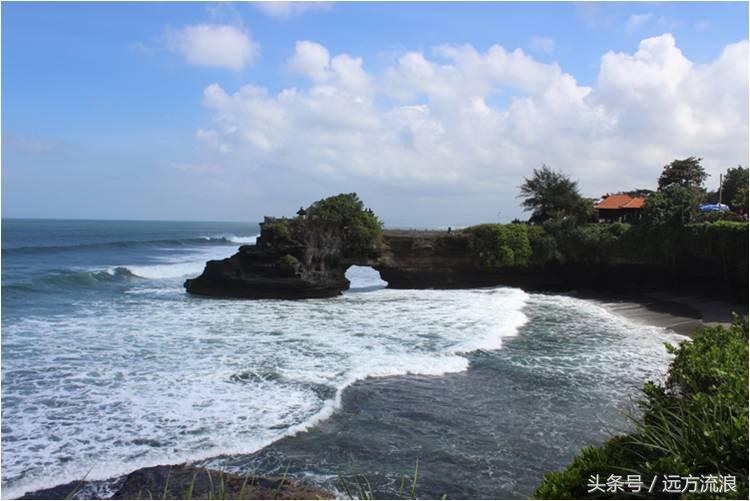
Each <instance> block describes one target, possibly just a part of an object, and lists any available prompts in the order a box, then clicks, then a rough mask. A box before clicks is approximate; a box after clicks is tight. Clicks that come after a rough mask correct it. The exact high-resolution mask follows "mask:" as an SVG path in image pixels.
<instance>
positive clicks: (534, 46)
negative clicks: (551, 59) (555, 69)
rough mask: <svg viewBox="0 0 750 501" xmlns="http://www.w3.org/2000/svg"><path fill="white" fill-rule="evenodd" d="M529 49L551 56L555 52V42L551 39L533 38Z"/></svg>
mask: <svg viewBox="0 0 750 501" xmlns="http://www.w3.org/2000/svg"><path fill="white" fill-rule="evenodd" d="M529 47H530V48H531V50H533V51H536V52H544V53H546V54H551V53H553V52H554V51H555V41H554V40H553V39H552V38H550V37H539V36H535V37H532V38H531V43H530V44H529Z"/></svg>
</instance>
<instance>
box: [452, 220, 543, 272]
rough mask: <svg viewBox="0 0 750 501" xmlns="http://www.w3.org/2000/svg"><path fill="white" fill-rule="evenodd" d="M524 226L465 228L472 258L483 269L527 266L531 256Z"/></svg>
mask: <svg viewBox="0 0 750 501" xmlns="http://www.w3.org/2000/svg"><path fill="white" fill-rule="evenodd" d="M527 228H528V227H527V225H525V224H480V225H478V226H472V227H470V228H466V229H465V230H464V231H465V232H466V233H468V234H469V235H471V248H472V250H473V254H474V258H475V259H476V260H477V262H478V263H479V264H480V266H482V267H485V268H508V267H514V266H520V267H524V266H528V264H529V261H530V259H531V256H532V248H531V243H530V242H529V235H528V231H527Z"/></svg>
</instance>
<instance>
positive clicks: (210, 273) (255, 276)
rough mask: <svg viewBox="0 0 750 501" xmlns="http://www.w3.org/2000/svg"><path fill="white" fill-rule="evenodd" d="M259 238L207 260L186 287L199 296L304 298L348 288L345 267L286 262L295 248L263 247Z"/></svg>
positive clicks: (339, 291)
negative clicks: (220, 258) (224, 256)
mask: <svg viewBox="0 0 750 501" xmlns="http://www.w3.org/2000/svg"><path fill="white" fill-rule="evenodd" d="M261 239H262V237H261V238H259V243H258V244H257V245H243V246H242V247H240V249H239V251H238V252H237V253H236V254H235V255H233V256H232V257H229V258H227V259H222V260H221V261H209V262H208V263H206V268H205V269H204V270H203V273H202V274H201V275H200V276H199V277H198V278H193V279H189V280H187V281H185V289H187V291H188V292H189V293H191V294H198V295H201V296H213V297H235V298H245V299H305V298H320V297H333V296H337V295H339V294H341V291H342V290H346V289H348V288H349V280H347V279H346V277H345V276H344V274H345V273H346V268H343V267H340V266H339V267H328V268H327V269H320V267H318V269H315V268H314V267H312V266H304V265H301V264H297V265H296V266H293V265H292V266H289V265H287V264H285V262H284V261H282V259H283V258H284V257H285V256H294V254H292V252H294V251H297V252H299V250H298V249H287V248H283V249H278V248H263V247H262V242H261ZM295 259H297V258H296V257H295ZM311 268H312V269H311Z"/></svg>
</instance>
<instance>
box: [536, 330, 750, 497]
mask: <svg viewBox="0 0 750 501" xmlns="http://www.w3.org/2000/svg"><path fill="white" fill-rule="evenodd" d="M668 349H669V350H670V351H671V352H672V353H674V354H675V358H674V360H673V361H672V364H671V366H670V370H669V375H668V378H667V381H666V383H665V384H664V385H660V384H656V383H653V382H650V381H649V382H647V383H646V384H645V386H644V388H643V394H644V396H645V399H644V400H643V401H641V402H639V406H640V409H641V410H642V412H643V415H642V417H641V418H633V424H634V427H635V430H634V431H633V432H632V433H630V434H628V435H624V436H618V437H614V438H612V439H610V440H608V441H607V442H606V443H605V444H604V445H603V446H601V447H594V448H587V449H584V450H582V451H581V454H580V455H579V456H578V457H576V458H575V459H574V460H573V462H572V463H571V464H570V465H569V466H568V467H567V468H566V469H565V470H563V471H561V472H552V473H547V474H545V476H544V480H543V481H542V484H541V485H540V486H539V489H538V490H537V492H536V494H535V496H536V497H537V498H543V499H547V498H558V499H571V498H578V499H583V498H593V497H610V498H624V497H629V496H628V494H629V493H628V491H627V490H626V491H625V492H619V493H601V492H599V493H589V492H588V490H589V482H590V477H591V476H593V475H599V476H600V478H601V479H602V480H605V479H607V478H608V477H609V475H613V474H615V475H622V476H625V475H629V474H640V475H641V478H642V479H645V481H646V483H647V484H648V483H649V481H650V479H651V478H653V477H654V476H658V478H659V481H657V483H656V488H657V491H656V492H652V493H651V494H650V495H649V497H659V498H663V497H680V496H675V495H670V494H669V493H666V492H662V491H661V489H662V486H663V484H662V482H661V480H662V479H663V475H695V476H700V475H720V474H721V475H734V476H735V477H736V482H737V492H728V493H723V494H720V495H717V494H712V496H713V497H717V496H718V497H721V498H727V499H747V497H748V461H747V458H748V319H747V317H744V318H739V317H737V318H735V322H734V324H733V325H732V326H731V327H729V328H725V327H721V326H719V327H706V328H704V329H703V332H702V333H701V334H700V335H698V336H697V337H696V338H695V339H693V340H692V341H686V342H683V343H681V344H680V346H679V347H677V348H675V347H671V346H668ZM707 494H709V493H701V494H693V497H706V495H707ZM630 497H643V495H642V493H641V495H637V494H632V493H631V494H630ZM690 497H691V494H690V493H689V492H686V493H684V494H683V495H682V498H684V499H687V498H690Z"/></svg>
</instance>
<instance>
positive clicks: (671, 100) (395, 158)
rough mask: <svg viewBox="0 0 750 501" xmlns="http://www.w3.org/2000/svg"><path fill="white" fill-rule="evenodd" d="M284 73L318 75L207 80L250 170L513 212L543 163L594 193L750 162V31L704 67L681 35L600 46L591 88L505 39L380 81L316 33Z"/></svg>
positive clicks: (206, 101)
mask: <svg viewBox="0 0 750 501" xmlns="http://www.w3.org/2000/svg"><path fill="white" fill-rule="evenodd" d="M288 68H289V69H290V70H291V71H294V72H296V73H297V74H299V75H301V76H303V77H304V78H305V79H306V81H307V82H309V83H308V84H307V85H305V86H304V87H303V88H296V87H295V88H287V89H283V90H281V91H279V92H270V91H269V90H268V89H265V88H263V87H259V86H255V85H245V86H242V87H240V88H239V89H236V90H231V89H230V90H227V89H224V88H223V87H221V86H219V85H218V84H212V85H210V86H208V87H207V88H206V89H205V91H204V95H203V105H204V106H205V107H206V108H207V109H208V110H209V111H210V113H211V114H212V116H213V124H212V125H211V126H210V127H209V128H206V129H205V130H204V129H201V130H200V131H199V133H197V134H196V135H197V136H198V138H199V139H200V140H201V141H202V142H203V143H205V144H206V145H207V146H209V147H212V148H214V149H216V150H218V151H221V152H223V153H222V154H223V155H225V157H226V158H230V159H231V158H234V159H236V161H237V162H238V164H237V165H238V168H239V169H259V170H261V171H262V170H264V169H266V170H267V169H271V170H272V171H273V172H274V175H282V174H281V173H285V174H284V175H289V176H292V178H294V179H296V180H297V182H300V180H305V183H315V184H316V185H321V186H340V185H343V186H352V185H357V183H360V185H378V186H387V187H391V188H396V189H401V190H410V189H411V190H419V191H420V192H421V193H424V194H427V193H432V194H435V193H457V192H460V193H461V194H462V196H465V197H466V200H464V202H465V203H472V201H471V200H472V199H476V200H479V199H482V197H484V196H486V197H492V199H493V200H502V201H503V202H502V203H500V202H495V203H498V204H500V206H501V207H502V208H503V209H504V210H506V209H507V210H508V211H509V212H516V213H517V212H518V209H517V208H516V207H517V200H516V198H515V197H516V195H517V186H518V185H519V184H520V183H521V182H522V180H523V177H524V176H528V175H529V173H530V171H531V169H532V168H534V167H538V166H539V165H540V164H541V163H542V162H546V163H548V164H550V165H552V166H553V167H556V168H560V169H563V170H564V171H566V172H567V173H569V174H571V175H572V176H573V177H575V178H577V179H578V180H579V181H580V185H581V187H582V189H583V191H584V193H585V194H586V195H590V196H598V195H601V194H602V193H605V192H611V191H616V190H625V189H632V188H635V187H652V186H654V185H655V182H656V179H657V178H658V175H659V172H660V170H661V167H662V166H663V165H664V164H666V163H668V162H669V161H671V160H672V159H674V158H679V157H686V156H690V155H696V156H702V157H704V163H705V165H706V167H707V168H708V170H709V172H713V173H716V174H718V172H720V171H721V170H723V169H725V168H726V167H728V166H732V165H737V164H738V163H746V162H747V158H748V94H747V87H748V79H747V72H748V42H747V41H746V40H745V41H741V42H738V43H736V44H732V45H729V46H727V47H726V48H725V49H724V50H723V52H722V53H721V54H720V55H719V56H718V57H717V58H716V60H714V61H713V62H711V63H709V64H697V63H694V62H692V61H690V60H689V59H688V58H687V57H686V56H685V55H684V54H683V53H682V51H680V49H679V48H678V47H677V44H676V42H675V40H674V38H673V37H672V35H670V34H665V35H662V36H659V37H654V38H649V39H645V40H643V41H642V42H641V43H640V44H639V46H638V49H637V50H636V51H635V52H633V53H621V52H608V53H606V54H604V55H603V56H602V58H601V62H600V67H599V73H598V77H597V79H596V81H595V83H594V84H593V86H591V87H589V86H585V85H581V84H580V83H579V82H578V81H577V80H576V79H575V77H574V76H573V75H571V74H569V73H567V72H565V71H564V70H563V69H562V68H560V66H559V65H557V64H554V63H553V64H547V63H541V62H539V61H536V60H535V59H534V58H533V57H531V56H530V55H528V54H526V53H525V52H524V51H523V50H520V49H515V50H507V49H505V48H504V47H501V46H499V45H495V46H492V47H490V48H489V49H488V50H486V51H484V52H482V51H479V50H477V49H475V48H474V47H472V46H469V45H461V46H456V45H445V46H440V47H436V48H434V49H433V50H432V51H431V52H430V53H429V54H425V53H422V52H407V53H404V54H402V55H401V57H399V58H398V59H397V60H396V61H395V62H394V63H392V64H391V65H390V66H388V67H387V68H385V69H384V70H383V71H380V72H378V73H377V74H372V73H368V72H367V71H366V70H365V67H364V64H363V61H362V60H361V59H360V58H357V57H354V56H352V55H349V54H337V55H331V54H330V53H329V51H328V50H327V49H326V48H325V47H323V46H322V45H320V44H317V43H314V42H309V41H305V42H298V43H297V45H296V49H295V52H294V54H293V55H292V56H291V57H290V59H289V61H288ZM717 177H718V176H717ZM368 183H369V184H368ZM330 189H331V188H329V190H330ZM323 194H325V193H323ZM490 194H491V195H490ZM488 199H489V198H488ZM502 204H505V205H502ZM493 207H494V213H496V212H497V206H493Z"/></svg>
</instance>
